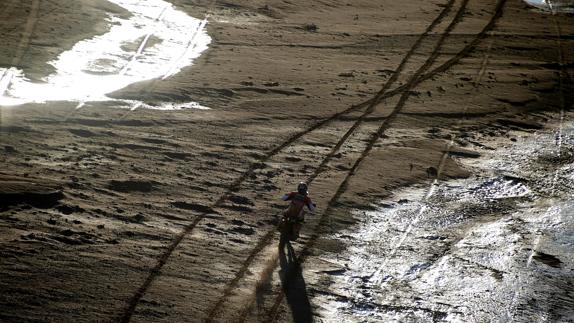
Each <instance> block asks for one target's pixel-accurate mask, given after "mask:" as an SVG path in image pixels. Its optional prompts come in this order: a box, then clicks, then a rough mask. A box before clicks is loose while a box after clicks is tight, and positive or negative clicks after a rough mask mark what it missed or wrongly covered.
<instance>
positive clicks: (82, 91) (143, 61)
mask: <svg viewBox="0 0 574 323" xmlns="http://www.w3.org/2000/svg"><path fill="white" fill-rule="evenodd" d="M109 1H110V2H113V3H115V4H117V5H119V6H121V7H123V8H125V9H126V10H128V11H130V12H131V14H132V16H131V17H130V18H128V19H122V18H120V17H118V16H115V15H113V14H110V16H109V18H108V21H109V23H110V26H111V28H110V30H109V32H108V33H106V34H104V35H101V36H96V37H94V38H91V39H86V40H83V41H80V42H78V43H77V44H76V45H74V47H73V48H72V49H71V50H69V51H66V52H64V53H62V54H61V55H60V56H59V57H58V59H56V60H55V61H51V62H49V64H51V65H53V66H54V68H55V70H56V72H55V73H54V74H52V75H50V76H48V77H46V78H44V79H43V80H42V82H40V83H34V82H31V81H30V80H29V79H27V78H26V77H25V75H24V73H23V71H22V70H19V69H16V68H9V69H0V77H1V79H0V105H19V104H24V103H30V102H35V103H44V102H47V101H73V102H78V106H79V107H80V106H82V105H83V104H84V102H88V101H114V100H113V99H111V98H109V97H107V96H106V94H107V93H111V92H114V91H117V90H119V89H122V88H124V87H126V86H127V85H129V84H132V83H135V82H140V81H144V80H150V79H154V78H158V79H165V78H168V77H170V76H172V75H174V74H176V73H178V72H179V71H180V70H181V69H182V68H183V67H185V66H188V65H191V64H192V62H193V60H194V59H195V58H197V57H198V56H199V55H200V54H201V52H203V51H204V50H205V49H207V47H208V44H209V43H210V42H211V38H210V37H209V36H208V35H207V33H206V32H205V26H206V24H207V20H199V19H195V18H192V17H190V16H188V15H187V14H186V13H184V12H182V11H179V10H177V9H175V7H174V6H173V5H172V4H170V3H168V2H166V1H162V0H146V1H141V0H109ZM134 45H135V46H134ZM124 103H129V105H130V106H132V107H134V106H142V103H141V102H134V101H124ZM148 107H149V108H154V107H151V106H148ZM158 107H159V108H162V109H178V108H184V107H194V108H197V107H201V106H199V105H198V104H196V103H184V104H182V103H177V104H176V103H169V102H166V103H165V104H164V105H159V106H158ZM155 108H157V107H155Z"/></svg>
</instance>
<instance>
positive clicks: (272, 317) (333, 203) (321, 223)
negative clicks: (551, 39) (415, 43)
mask: <svg viewBox="0 0 574 323" xmlns="http://www.w3.org/2000/svg"><path fill="white" fill-rule="evenodd" d="M506 1H507V0H498V2H497V4H496V8H495V12H494V14H493V16H492V17H491V19H490V21H489V22H488V23H487V25H486V26H485V27H484V28H483V30H482V31H481V32H480V33H478V34H477V35H476V37H475V38H474V39H473V40H472V41H471V42H470V43H469V44H468V45H467V46H465V48H464V49H463V50H462V51H461V52H459V53H458V54H457V55H456V56H454V57H453V58H451V59H450V60H448V61H447V62H446V63H445V64H447V65H445V64H443V65H441V66H440V67H438V68H437V69H435V70H438V71H444V70H446V69H448V68H450V67H451V66H452V65H454V64H456V62H458V61H459V60H460V59H461V58H463V57H464V56H466V55H467V54H468V53H469V52H470V51H471V50H473V49H474V48H475V47H476V45H478V43H479V42H480V41H481V40H482V39H483V38H484V37H486V36H487V33H488V31H490V30H491V29H492V28H493V27H494V25H495V24H496V22H497V21H498V19H499V18H500V17H501V16H502V9H503V7H504V5H505V4H506ZM466 2H468V0H465V3H466ZM429 66H430V65H429ZM433 71H434V70H433ZM425 78H426V77H424V76H419V80H421V79H425ZM416 84H418V82H416V80H414V81H413V82H410V83H409V84H408V85H409V88H412V87H413V86H416ZM409 95H410V94H409V92H408V91H407V92H405V93H404V94H403V95H402V96H401V99H400V100H399V102H398V103H397V106H396V107H395V110H394V111H393V113H392V115H391V116H390V117H389V118H388V119H387V120H385V122H383V124H381V126H380V127H379V130H378V131H377V132H376V133H375V135H374V136H373V137H372V138H371V140H370V142H369V144H368V145H367V147H366V149H365V150H364V151H363V154H362V155H361V157H359V159H357V161H356V162H355V164H354V165H353V167H352V168H351V171H350V172H349V173H348V175H347V177H346V178H345V179H344V180H343V182H342V183H341V185H340V186H339V188H338V190H337V192H336V193H335V195H333V197H332V198H331V200H330V201H329V206H328V207H327V209H326V210H325V212H323V213H322V214H321V217H320V219H319V223H318V224H317V225H316V227H315V230H314V233H313V235H312V236H311V238H310V239H309V241H308V243H307V244H306V245H305V247H304V248H303V249H302V250H301V252H300V254H299V256H298V257H297V262H298V263H299V264H303V263H304V262H305V260H306V259H307V257H308V255H309V251H310V249H311V248H313V247H314V245H315V243H316V241H317V239H318V238H319V237H320V233H319V232H318V229H319V228H321V227H323V226H324V225H325V223H326V220H327V218H328V214H329V213H330V212H331V210H332V209H333V208H334V207H335V206H336V203H337V200H338V199H339V198H340V196H341V195H342V194H343V193H344V192H345V191H346V190H347V187H348V183H349V179H350V177H351V176H353V175H354V173H355V172H356V170H357V169H358V167H359V166H360V164H361V162H362V160H363V159H364V158H365V157H366V156H367V155H368V154H369V153H370V151H371V150H372V148H373V147H374V145H375V143H376V142H377V141H378V139H379V137H380V135H382V134H383V133H384V131H385V129H386V128H387V127H388V125H389V123H390V122H391V121H392V119H394V117H396V115H397V114H398V112H399V111H400V108H402V106H403V105H404V103H405V102H406V99H407V98H408V96H409ZM288 283H289V279H288V278H286V280H285V284H288ZM284 297H285V294H284V292H283V291H281V292H280V293H279V294H278V295H277V297H276V298H275V302H274V304H273V306H272V307H271V310H270V311H269V312H268V314H267V320H266V322H273V321H275V319H276V316H277V314H278V310H279V307H280V306H281V303H282V302H283V299H284Z"/></svg>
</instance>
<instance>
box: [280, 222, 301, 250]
mask: <svg viewBox="0 0 574 323" xmlns="http://www.w3.org/2000/svg"><path fill="white" fill-rule="evenodd" d="M298 224H299V222H298V220H297V219H296V218H293V217H288V216H283V217H281V221H280V222H279V227H278V230H279V232H280V233H281V236H280V240H279V241H280V242H281V243H282V244H283V243H285V242H287V241H295V240H297V238H298V237H299V232H297V225H298Z"/></svg>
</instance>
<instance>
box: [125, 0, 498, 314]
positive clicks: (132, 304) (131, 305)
mask: <svg viewBox="0 0 574 323" xmlns="http://www.w3.org/2000/svg"><path fill="white" fill-rule="evenodd" d="M467 1H468V0H467ZM467 1H466V2H467ZM500 2H506V0H499V4H498V5H497V12H496V13H495V15H494V16H493V18H494V17H496V18H498V17H499V16H500V14H501V12H499V9H501V8H499V7H500V6H499V5H500ZM496 20H497V19H491V21H490V22H489V24H488V25H487V26H486V27H485V28H484V29H483V30H482V31H481V32H480V33H478V34H477V35H476V36H475V38H474V39H473V40H472V41H471V42H470V43H469V44H467V46H465V47H464V48H463V49H462V50H461V51H460V52H459V53H458V54H457V55H455V56H454V57H452V58H451V59H449V60H447V61H446V62H445V63H443V64H441V65H440V66H438V67H436V68H435V69H432V70H430V71H429V72H428V73H426V74H423V73H418V75H417V77H416V78H413V81H412V84H410V85H411V86H414V85H417V84H419V83H421V82H423V81H426V80H428V79H430V78H432V77H433V76H435V75H437V74H439V73H442V72H445V71H447V70H448V69H449V68H450V67H452V66H453V65H455V64H456V63H458V61H460V59H462V58H463V57H465V56H467V55H468V54H469V53H470V52H471V51H472V50H473V49H474V48H475V47H476V45H478V43H479V42H480V41H481V39H482V38H484V36H485V35H486V32H487V31H488V30H490V29H491V28H492V27H493V26H494V23H495V22H496ZM429 67H430V65H429V66H427V67H426V69H428V68H429ZM426 69H425V70H426ZM408 88H409V84H405V85H402V86H399V87H397V88H395V89H393V90H390V91H388V92H385V93H381V91H380V92H379V93H377V95H376V96H375V97H374V98H372V99H370V100H367V101H365V102H362V103H360V104H357V105H354V106H351V107H350V108H348V109H346V110H343V111H341V112H338V113H336V114H333V115H332V116H330V117H328V118H326V119H323V120H321V121H318V122H316V123H315V124H313V125H311V126H310V127H308V128H307V129H304V130H302V131H300V132H298V133H295V134H293V135H292V136H290V137H289V138H287V140H285V141H284V142H282V143H281V144H280V145H278V146H277V147H275V148H274V149H272V150H270V151H269V152H267V153H266V154H265V155H263V156H262V157H260V158H258V159H257V161H256V162H253V163H251V164H250V165H249V167H248V168H247V169H246V170H245V172H244V173H243V174H242V175H241V176H240V177H238V178H237V179H236V180H234V181H233V182H232V183H231V184H230V185H229V187H228V189H227V191H226V193H224V194H223V195H222V196H221V197H220V198H219V199H218V200H217V201H216V202H215V203H214V204H213V206H212V208H216V207H220V206H222V205H223V204H224V202H225V201H226V200H227V198H228V197H229V196H230V195H231V194H232V193H233V192H236V191H237V190H238V189H239V187H240V185H241V184H242V183H243V182H244V181H245V180H246V179H247V178H248V177H249V176H250V175H252V174H253V173H254V171H255V170H256V169H257V168H258V166H259V165H260V164H261V163H263V162H265V161H267V160H269V159H270V158H271V157H273V156H274V155H276V154H278V153H279V152H280V151H282V150H283V149H285V148H286V147H288V146H290V145H291V144H293V143H294V142H296V141H297V140H299V139H300V138H301V137H303V136H304V135H306V134H308V133H310V132H312V131H314V130H316V129H318V128H320V127H322V126H324V125H326V124H328V123H330V122H332V121H334V120H337V119H338V118H340V117H341V116H343V115H346V114H348V113H350V112H353V111H356V110H358V109H360V108H363V107H365V106H369V105H371V104H377V103H379V102H380V101H382V100H384V99H386V98H390V97H393V96H395V95H398V94H401V93H404V92H405V91H406V90H407V89H408ZM397 113H398V111H397ZM397 113H395V114H394V115H393V118H394V117H395V116H396V114H397ZM385 124H387V123H385ZM377 133H378V132H377ZM376 137H377V138H378V135H377V136H376ZM371 149H372V147H371ZM369 152H370V150H369ZM362 159H364V157H362V158H360V161H362ZM360 161H359V163H360ZM355 170H356V168H355V169H352V172H353V173H354V171H355ZM351 175H352V174H351V173H349V175H348V176H347V180H348V178H349V177H350V176H351ZM344 184H345V185H344V186H345V187H344V189H342V187H340V188H339V190H338V191H337V193H336V194H335V196H334V197H336V199H338V198H339V197H340V195H341V194H342V191H344V190H346V183H344ZM342 185H343V184H342ZM339 191H341V192H339ZM336 199H335V200H336ZM331 201H333V199H332V200H331ZM330 204H331V202H330ZM208 214H209V213H203V214H200V215H198V216H197V217H196V218H195V219H194V220H193V221H192V222H191V223H190V224H188V225H187V226H186V227H185V228H184V230H182V232H180V233H179V234H178V235H177V236H176V237H175V238H174V239H173V240H172V242H171V243H170V245H169V246H168V247H167V249H166V251H165V252H164V253H162V254H161V255H160V257H159V258H158V262H157V264H156V265H155V266H154V268H152V269H151V270H150V273H149V275H148V277H147V278H146V280H145V281H144V283H143V284H142V285H141V286H140V287H139V288H138V290H137V291H136V293H135V294H134V296H133V297H132V298H131V299H130V300H129V301H128V306H127V308H126V310H125V311H124V313H123V314H122V315H121V316H120V321H122V322H129V321H130V319H131V316H132V315H133V313H134V312H135V309H136V307H137V304H138V303H139V301H140V299H141V298H142V297H143V295H144V294H145V293H146V292H147V290H148V289H149V287H150V286H151V283H152V282H153V281H154V280H155V278H156V277H157V276H159V274H160V271H161V268H162V267H163V266H164V265H165V264H166V263H167V260H168V259H169V258H170V257H171V254H172V253H173V251H174V250H175V249H176V248H177V247H178V245H179V244H180V243H181V241H182V240H183V238H185V236H187V235H188V234H190V233H191V232H192V231H193V229H194V228H195V227H196V226H197V224H198V223H199V222H201V221H202V220H203V219H204V218H205V217H206V216H207V215H208ZM323 215H324V214H323ZM323 215H322V218H323ZM321 222H322V220H320V223H321ZM272 237H273V232H271V233H268V234H267V235H265V236H264V238H263V239H262V240H261V242H260V243H259V244H258V246H260V248H261V249H262V248H263V247H265V245H266V244H264V243H263V242H264V241H268V240H270V239H271V238H272ZM256 248H259V247H256ZM253 258H254V257H253Z"/></svg>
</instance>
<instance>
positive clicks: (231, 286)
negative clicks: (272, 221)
mask: <svg viewBox="0 0 574 323" xmlns="http://www.w3.org/2000/svg"><path fill="white" fill-rule="evenodd" d="M455 1H456V0H450V1H449V2H448V3H447V4H446V6H445V7H444V8H443V10H442V11H441V12H440V14H439V15H438V16H437V17H436V18H435V19H434V20H433V21H432V22H431V23H430V24H429V26H428V27H427V28H426V30H425V31H424V32H423V33H422V34H420V35H419V37H418V38H417V40H416V42H415V43H414V44H413V46H412V47H411V48H410V49H409V51H408V52H407V53H406V55H405V56H404V57H403V59H402V61H401V62H400V64H399V66H398V67H397V69H396V70H395V73H393V75H392V76H391V77H390V78H389V79H388V80H387V81H386V82H385V84H384V85H383V87H382V88H381V90H380V91H379V92H378V93H377V94H376V95H375V97H374V100H371V101H370V102H371V103H369V105H368V107H367V109H366V110H365V112H363V114H362V115H361V116H360V117H359V118H358V119H357V121H355V123H354V124H353V125H352V126H351V128H349V130H348V131H347V132H346V133H345V134H344V135H343V136H342V137H341V138H340V139H339V141H338V142H337V144H336V145H335V146H334V147H333V148H332V149H331V151H330V152H329V154H328V155H327V156H326V157H325V158H324V159H323V160H322V161H321V164H320V165H319V166H318V167H317V169H316V170H315V171H314V172H313V173H312V174H311V176H309V178H307V183H308V184H311V183H312V182H313V181H314V180H315V179H316V178H317V176H319V175H320V174H321V173H322V172H323V171H324V170H325V168H326V166H327V164H328V163H329V162H330V161H331V159H332V158H333V156H334V155H335V154H336V153H337V151H339V149H340V148H341V146H342V145H343V144H344V143H345V142H346V141H347V140H348V138H349V137H350V136H351V135H352V134H353V133H354V132H355V130H356V129H357V128H358V127H359V126H360V125H361V124H362V123H363V122H364V120H365V118H366V117H367V116H368V115H370V114H371V113H373V112H374V111H375V108H376V106H377V104H378V102H380V101H381V100H382V97H383V96H384V95H385V93H387V92H388V90H389V88H390V87H391V86H392V85H393V84H394V83H395V82H396V81H397V80H398V78H399V76H400V74H401V73H402V72H403V70H404V68H405V67H406V65H407V63H408V62H409V60H410V59H411V57H412V56H413V55H414V53H415V52H416V50H417V49H418V48H419V47H420V45H421V44H422V42H423V40H424V39H425V38H426V37H427V36H428V34H429V33H430V32H431V31H432V30H434V29H435V28H436V26H437V25H438V24H440V23H441V22H442V21H443V19H444V18H445V17H446V16H447V15H448V13H449V12H450V11H451V9H452V7H453V6H454V3H455ZM368 102H369V101H368ZM363 104H365V103H363ZM274 236H275V229H271V230H269V231H268V232H267V233H266V234H265V235H264V236H263V237H262V238H261V239H260V240H259V242H258V243H257V245H256V246H255V248H254V249H253V250H252V252H251V253H250V254H249V256H248V257H247V259H246V260H245V261H244V262H243V264H242V266H241V268H240V269H239V271H238V272H237V273H236V275H235V277H234V278H233V279H232V280H231V281H230V282H229V283H228V285H227V286H226V287H225V289H224V292H223V295H222V296H221V297H220V298H219V300H218V301H217V302H216V303H215V305H214V306H213V307H212V308H211V310H210V311H209V312H208V313H209V314H208V316H207V319H206V321H208V322H210V321H213V319H214V318H215V316H216V315H217V313H218V312H219V310H220V308H221V306H223V304H224V303H225V301H226V300H227V299H228V297H229V296H230V295H231V294H232V292H233V291H234V290H235V288H236V287H237V285H238V283H239V281H240V280H241V279H242V278H243V277H244V276H245V274H246V273H247V270H248V268H249V266H250V265H251V264H252V262H253V261H254V260H255V258H256V256H257V255H258V254H259V253H260V252H261V251H262V250H263V249H264V248H265V247H267V246H268V245H269V244H270V243H271V242H272V241H273V237H274Z"/></svg>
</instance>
